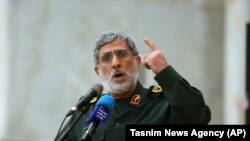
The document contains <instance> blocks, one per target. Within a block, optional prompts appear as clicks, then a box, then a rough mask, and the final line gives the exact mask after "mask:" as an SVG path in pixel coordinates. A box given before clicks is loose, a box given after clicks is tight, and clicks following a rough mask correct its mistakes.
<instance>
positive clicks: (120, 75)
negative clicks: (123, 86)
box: [113, 72, 125, 80]
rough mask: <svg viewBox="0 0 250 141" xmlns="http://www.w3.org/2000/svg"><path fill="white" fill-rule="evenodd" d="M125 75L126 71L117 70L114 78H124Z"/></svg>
mask: <svg viewBox="0 0 250 141" xmlns="http://www.w3.org/2000/svg"><path fill="white" fill-rule="evenodd" d="M124 77H125V74H124V73H121V72H117V73H115V74H114V75H113V78H114V79H115V80H122V79H123V78H124Z"/></svg>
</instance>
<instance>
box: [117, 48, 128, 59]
mask: <svg viewBox="0 0 250 141" xmlns="http://www.w3.org/2000/svg"><path fill="white" fill-rule="evenodd" d="M115 54H116V55H117V56H118V57H120V58H125V57H127V56H128V55H129V54H128V51H126V50H117V51H116V52H115Z"/></svg>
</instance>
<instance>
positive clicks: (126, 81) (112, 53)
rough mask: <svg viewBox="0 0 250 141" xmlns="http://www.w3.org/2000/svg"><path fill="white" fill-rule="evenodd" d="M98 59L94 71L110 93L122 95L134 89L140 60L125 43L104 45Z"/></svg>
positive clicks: (116, 41)
mask: <svg viewBox="0 0 250 141" xmlns="http://www.w3.org/2000/svg"><path fill="white" fill-rule="evenodd" d="M99 58H100V60H99V64H98V65H97V66H96V67H95V71H96V73H97V75H99V76H100V78H101V80H102V81H103V82H104V85H105V86H106V87H107V88H108V90H109V91H110V92H111V93H115V94H123V93H126V92H127V91H129V90H131V89H133V88H134V87H135V85H136V82H137V78H138V72H139V68H140V64H141V59H140V57H139V56H134V55H133V54H132V52H131V50H130V49H129V47H127V44H126V42H125V41H123V40H115V41H113V42H111V43H109V44H107V45H104V46H103V47H102V48H101V49H100V51H99Z"/></svg>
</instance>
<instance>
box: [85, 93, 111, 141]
mask: <svg viewBox="0 0 250 141" xmlns="http://www.w3.org/2000/svg"><path fill="white" fill-rule="evenodd" d="M114 105H115V101H114V99H113V97H112V96H110V95H103V96H102V97H101V98H100V99H99V100H98V101H97V103H96V106H95V109H94V110H93V111H92V113H91V114H90V116H89V117H88V118H87V119H86V121H85V123H86V124H88V127H87V128H86V130H85V133H84V134H83V136H82V141H84V140H86V139H89V138H90V137H91V135H92V134H93V133H94V132H95V130H96V128H97V127H98V126H99V125H100V124H103V123H105V122H106V121H107V119H108V117H109V114H110V113H111V112H112V110H113V108H114Z"/></svg>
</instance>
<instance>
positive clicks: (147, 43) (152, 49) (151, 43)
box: [144, 37, 157, 51]
mask: <svg viewBox="0 0 250 141" xmlns="http://www.w3.org/2000/svg"><path fill="white" fill-rule="evenodd" d="M144 42H145V43H146V45H147V46H148V47H149V48H150V50H151V51H154V50H157V47H156V45H155V44H154V43H153V42H152V41H150V40H149V39H148V38H147V37H144Z"/></svg>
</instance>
